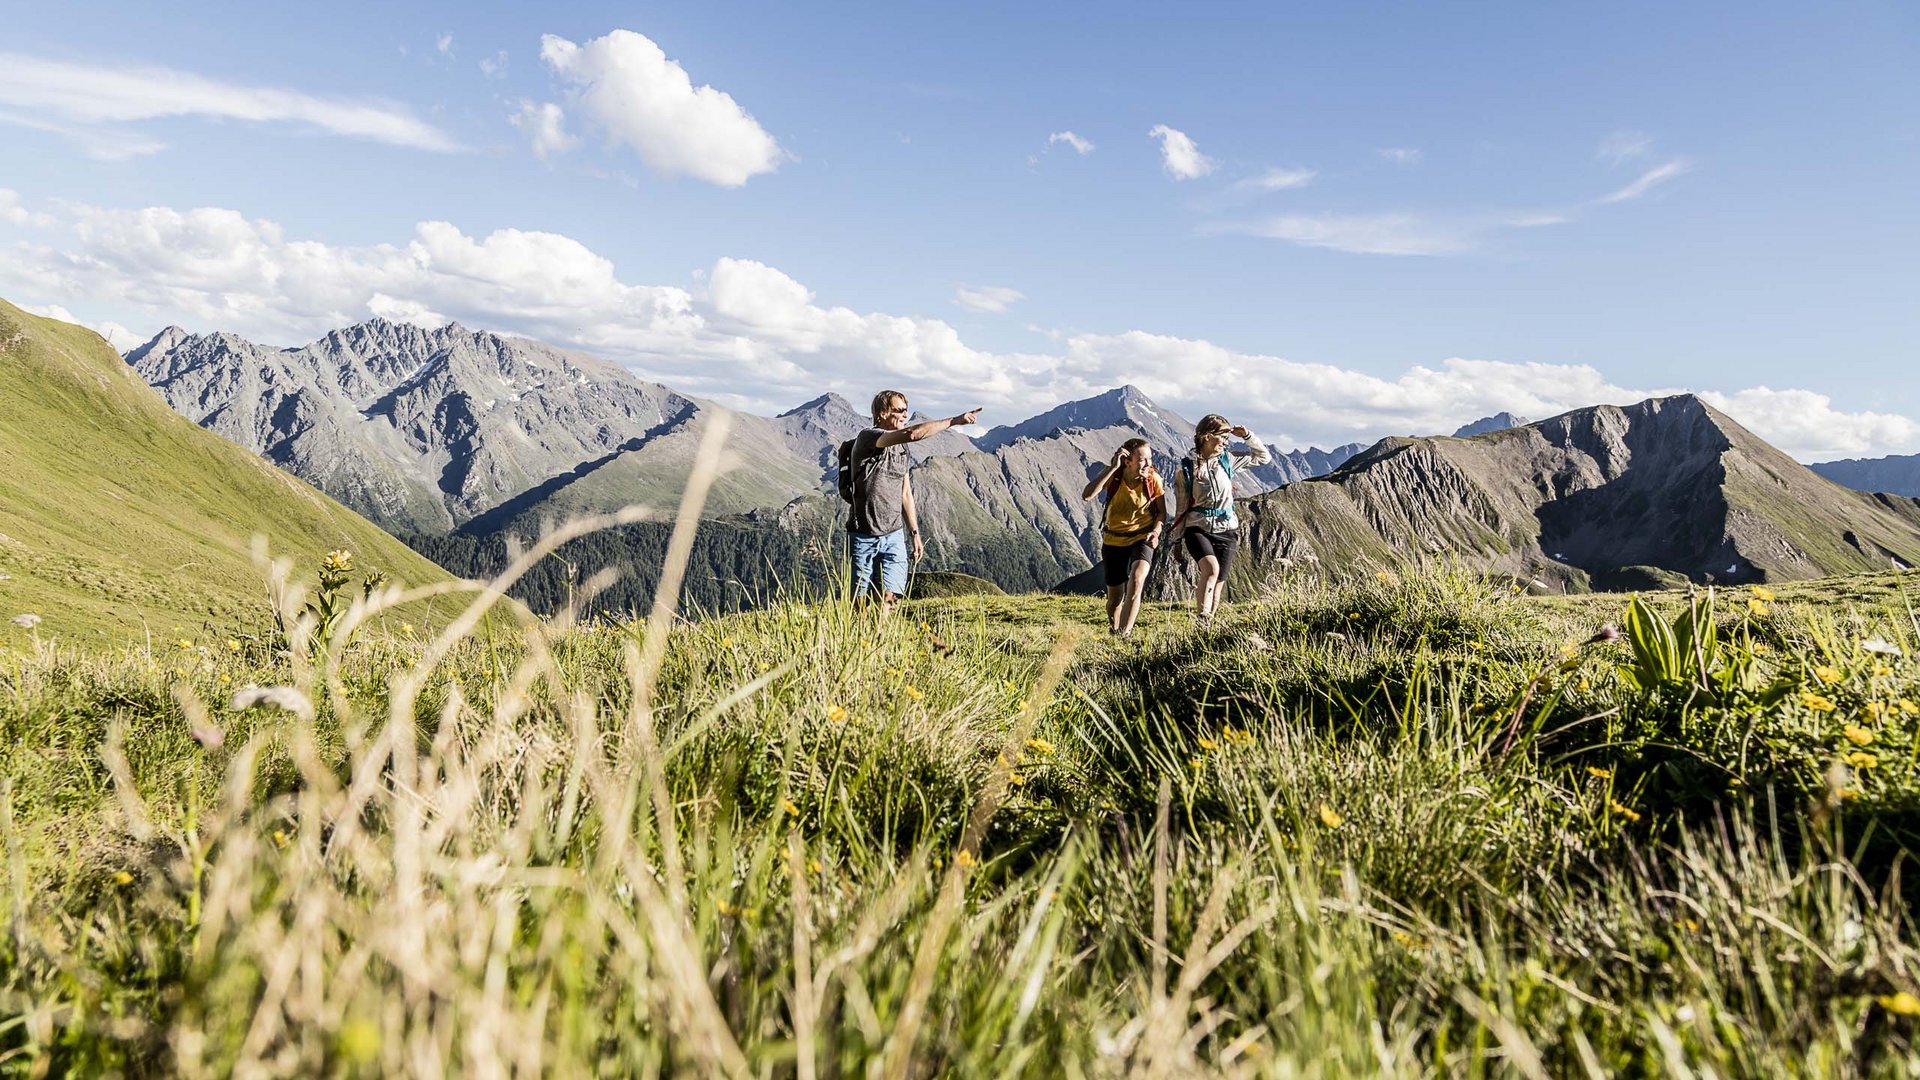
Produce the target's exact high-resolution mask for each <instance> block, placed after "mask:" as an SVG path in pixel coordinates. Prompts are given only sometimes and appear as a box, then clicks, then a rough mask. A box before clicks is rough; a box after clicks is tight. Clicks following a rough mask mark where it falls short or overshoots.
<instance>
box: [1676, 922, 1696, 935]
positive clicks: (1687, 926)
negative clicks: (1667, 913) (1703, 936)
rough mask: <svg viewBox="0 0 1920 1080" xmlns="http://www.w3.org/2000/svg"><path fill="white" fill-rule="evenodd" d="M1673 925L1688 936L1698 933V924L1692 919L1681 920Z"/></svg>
mask: <svg viewBox="0 0 1920 1080" xmlns="http://www.w3.org/2000/svg"><path fill="white" fill-rule="evenodd" d="M1675 925H1676V926H1678V927H1680V929H1682V930H1685V931H1686V932H1687V933H1689V934H1697V933H1699V932H1700V924H1699V923H1697V922H1694V921H1693V920H1692V919H1681V920H1679V922H1677V923H1675Z"/></svg>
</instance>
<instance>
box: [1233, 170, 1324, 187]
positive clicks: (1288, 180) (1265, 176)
mask: <svg viewBox="0 0 1920 1080" xmlns="http://www.w3.org/2000/svg"><path fill="white" fill-rule="evenodd" d="M1318 175H1320V174H1319V173H1318V172H1316V171H1315V170H1313V169H1268V170H1267V171H1266V172H1263V173H1261V174H1260V175H1259V176H1249V177H1247V178H1246V179H1245V180H1239V181H1235V182H1234V185H1233V186H1234V187H1236V188H1239V189H1240V190H1242V191H1285V190H1287V189H1289V188H1303V187H1306V186H1307V185H1308V184H1311V183H1313V178H1314V177H1316V176H1318Z"/></svg>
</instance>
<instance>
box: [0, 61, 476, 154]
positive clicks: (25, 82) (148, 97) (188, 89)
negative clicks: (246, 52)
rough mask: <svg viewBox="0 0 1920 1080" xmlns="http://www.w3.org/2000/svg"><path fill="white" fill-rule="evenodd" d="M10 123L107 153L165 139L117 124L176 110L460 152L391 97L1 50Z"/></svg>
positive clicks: (0, 86)
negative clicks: (355, 96) (358, 97)
mask: <svg viewBox="0 0 1920 1080" xmlns="http://www.w3.org/2000/svg"><path fill="white" fill-rule="evenodd" d="M0 107H10V108H0V122H5V123H13V124H16V125H19V126H24V127H34V128H38V129H40V130H47V131H56V132H58V133H60V134H63V135H67V136H68V137H70V138H72V139H73V140H74V141H76V142H78V143H80V144H81V146H82V148H83V149H87V150H88V152H89V153H93V154H95V156H101V157H130V156H134V155H136V154H141V153H153V152H155V151H157V150H159V149H161V148H162V144H160V143H158V142H157V141H155V140H153V139H150V138H146V137H144V136H139V135H134V134H130V133H128V132H126V131H125V130H124V129H123V128H117V127H116V126H115V125H125V124H136V123H139V122H142V121H149V120H161V119H168V118H174V117H202V118H205V119H210V120H247V121H253V122H255V123H261V124H287V125H291V126H294V127H297V128H304V129H307V130H314V131H321V132H325V133H327V134H329V135H338V136H342V137H345V138H352V139H365V140H370V141H373V142H381V143H387V144H390V145H394V146H405V147H411V148H413V149H417V150H434V151H440V152H447V151H453V150H458V149H460V145H459V143H458V142H456V141H455V140H454V138H453V137H452V136H450V135H448V134H447V133H445V132H443V131H441V130H440V129H439V128H436V127H434V126H433V125H432V124H429V123H427V122H426V121H424V120H421V119H419V118H417V117H415V116H413V115H412V114H411V113H410V112H408V111H407V110H406V109H405V108H403V107H401V106H398V105H394V104H391V103H387V102H378V101H353V100H348V99H344V98H334V97H320V96H316V95H313V94H306V93H302V92H300V91H298V90H286V89H281V88H278V87H268V86H248V85H244V84H240V83H231V82H223V81H221V80H219V79H214V78H209V77H207V76H204V75H196V74H194V73H192V72H188V71H178V70H175V69H173V68H164V67H123V66H118V65H100V64H83V63H70V62H66V61H61V60H47V59H42V58H40V57H36V56H28V55H24V54H21V53H6V52H0Z"/></svg>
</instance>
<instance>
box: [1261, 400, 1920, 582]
mask: <svg viewBox="0 0 1920 1080" xmlns="http://www.w3.org/2000/svg"><path fill="white" fill-rule="evenodd" d="M1241 516H1242V520H1243V522H1244V525H1243V534H1244V540H1245V550H1246V553H1247V556H1248V558H1247V560H1246V562H1245V566H1246V572H1247V573H1248V574H1249V575H1250V576H1258V575H1260V574H1262V573H1271V572H1274V571H1276V570H1282V571H1284V570H1285V569H1288V568H1291V567H1294V566H1305V565H1314V566H1317V567H1319V568H1320V569H1322V570H1335V571H1338V570H1359V569H1363V568H1366V567H1381V568H1384V567H1392V566H1400V565H1404V564H1406V563H1407V562H1409V561H1418V560H1421V559H1427V558H1436V559H1443V560H1451V561H1457V562H1459V563H1463V564H1465V565H1469V566H1472V567H1475V568H1477V569H1479V570H1481V571H1483V572H1487V573H1492V574H1497V575H1502V576H1511V577H1512V578H1514V579H1515V580H1517V581H1519V582H1522V583H1525V584H1527V585H1528V586H1529V587H1531V588H1534V589H1539V590H1548V591H1586V590H1588V589H1637V588H1657V587H1662V586H1667V585H1673V584H1679V583H1683V582H1686V581H1693V582H1720V583H1727V584H1739V583H1748V582H1760V581H1779V580H1792V579H1802V578H1812V577H1825V576H1830V575H1835V574H1844V573H1852V572H1856V571H1863V570H1885V569H1889V568H1901V567H1909V566H1914V565H1920V500H1916V499H1913V498H1910V497H1903V496H1895V495H1887V494H1877V495H1874V494H1866V493H1863V492H1859V491H1854V490H1851V489H1849V488H1844V487H1841V486H1840V485H1838V484H1835V483H1832V482H1831V481H1829V480H1827V479H1825V478H1823V477H1821V476H1819V475H1818V474H1816V473H1815V472H1814V471H1813V470H1811V469H1809V468H1808V467H1807V466H1805V465H1802V464H1800V463H1799V462H1797V461H1795V460H1793V459H1792V458H1791V457H1788V456H1787V455H1786V454H1784V453H1782V452H1781V451H1779V450H1777V449H1775V448H1774V447H1772V446H1770V445H1768V444H1767V443H1766V442H1764V441H1763V440H1761V439H1760V438H1758V437H1757V436H1755V435H1754V434H1753V433H1752V432H1749V431H1748V430H1746V429H1745V428H1743V427H1741V426H1740V425H1739V424H1738V423H1735V422H1734V421H1733V420H1732V419H1730V418H1728V417H1727V416H1726V415H1725V414H1723V413H1721V412H1720V411H1718V410H1716V409H1714V408H1713V407H1712V406H1710V405H1708V404H1707V403H1706V402H1704V401H1702V400H1700V399H1699V398H1697V397H1695V396H1693V395H1691V394H1682V395H1677V396H1674V397H1666V398H1655V399H1651V400H1648V401H1643V402H1640V403H1638V404H1635V405H1630V406H1626V407H1616V406H1612V405H1600V406H1594V407H1590V408H1585V409H1576V410H1574V411H1572V412H1568V413H1565V414H1563V415H1560V416H1556V417H1553V418H1551V419H1547V420H1542V421H1539V422H1537V423H1532V424H1526V425H1523V426H1520V427H1514V428H1508V429H1505V430H1498V431H1493V432H1490V433H1487V434H1483V435H1477V436H1473V437H1469V438H1437V437H1436V438H1391V439H1384V440H1382V441H1380V442H1379V443H1376V444H1375V445H1374V446H1372V447H1371V448H1369V449H1368V450H1367V451H1366V452H1364V453H1361V454H1357V455H1355V456H1354V457H1353V458H1351V459H1349V460H1348V461H1346V462H1345V463H1344V464H1342V465H1341V466H1340V467H1339V468H1338V469H1335V470H1333V471H1332V472H1331V473H1328V474H1327V475H1325V476H1321V477H1316V478H1313V479H1311V480H1308V481H1306V482H1304V483H1299V484H1293V485H1290V486H1288V487H1286V488H1283V489H1280V490H1278V491H1273V492H1269V493H1266V494H1263V495H1261V496H1258V497H1256V498H1253V499H1249V500H1247V502H1246V503H1245V504H1244V508H1243V511H1242V515H1241Z"/></svg>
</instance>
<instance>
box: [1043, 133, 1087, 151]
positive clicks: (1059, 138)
mask: <svg viewBox="0 0 1920 1080" xmlns="http://www.w3.org/2000/svg"><path fill="white" fill-rule="evenodd" d="M1061 143H1065V144H1066V145H1068V146H1070V147H1072V148H1073V152H1074V153H1076V154H1079V155H1080V156H1081V157H1086V156H1087V155H1088V154H1091V153H1093V149H1094V147H1093V140H1091V139H1084V138H1081V137H1080V136H1078V135H1075V134H1074V133H1073V132H1071V131H1056V132H1054V133H1053V134H1051V135H1049V136H1047V149H1049V150H1051V149H1053V148H1054V147H1055V146H1057V145H1059V144H1061Z"/></svg>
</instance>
